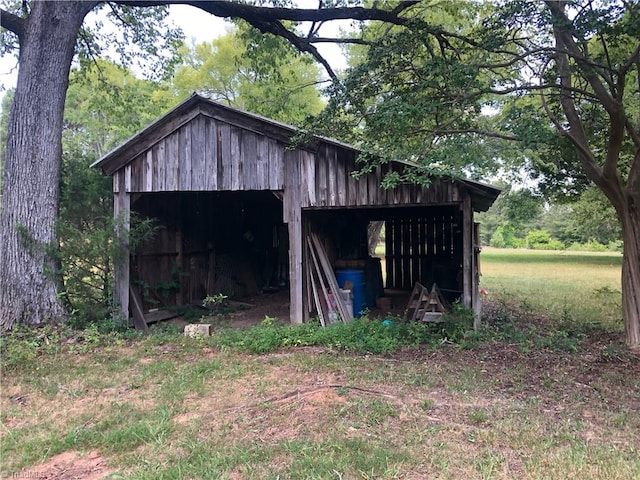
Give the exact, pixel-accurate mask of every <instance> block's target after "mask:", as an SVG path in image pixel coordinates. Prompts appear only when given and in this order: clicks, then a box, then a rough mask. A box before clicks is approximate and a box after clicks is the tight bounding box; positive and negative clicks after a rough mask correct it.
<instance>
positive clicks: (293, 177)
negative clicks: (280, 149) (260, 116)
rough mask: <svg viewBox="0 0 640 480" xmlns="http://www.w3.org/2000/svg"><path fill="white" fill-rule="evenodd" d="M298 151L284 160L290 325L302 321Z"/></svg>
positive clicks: (286, 154) (301, 253)
mask: <svg viewBox="0 0 640 480" xmlns="http://www.w3.org/2000/svg"><path fill="white" fill-rule="evenodd" d="M299 154H300V151H287V152H285V154H284V160H285V179H284V180H285V189H284V210H285V211H284V215H285V222H287V227H288V230H289V297H290V302H289V305H290V307H289V308H290V318H291V323H302V321H303V319H304V318H303V310H304V305H303V301H302V300H303V299H302V284H303V283H304V278H303V275H302V274H303V271H302V259H303V251H302V209H301V208H300V197H301V192H300V183H301V182H300V159H299Z"/></svg>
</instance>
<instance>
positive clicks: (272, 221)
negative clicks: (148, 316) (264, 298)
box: [131, 191, 289, 310]
mask: <svg viewBox="0 0 640 480" xmlns="http://www.w3.org/2000/svg"><path fill="white" fill-rule="evenodd" d="M132 211H133V212H134V214H136V215H138V216H139V217H140V218H150V219H154V221H155V222H156V225H157V227H158V229H157V233H156V235H155V236H154V237H153V239H152V240H151V241H148V242H146V243H144V244H142V245H138V246H137V247H136V248H135V249H134V254H133V255H132V261H131V277H132V278H131V283H132V285H134V286H137V287H138V290H139V293H140V296H141V298H142V301H143V304H144V308H145V309H146V310H148V309H150V308H162V307H167V306H174V305H187V304H197V303H201V302H202V300H203V299H204V298H205V297H206V296H207V295H216V294H219V293H222V294H224V295H226V296H228V297H229V298H234V299H241V298H248V297H252V296H255V295H258V294H261V293H272V292H275V291H277V290H278V289H281V288H285V289H286V285H287V282H288V271H289V266H288V234H287V227H286V225H285V224H284V223H283V221H282V200H281V196H280V195H279V194H278V192H269V191H243V192H163V193H150V194H143V195H140V197H139V198H138V199H136V201H135V202H134V204H133V206H132Z"/></svg>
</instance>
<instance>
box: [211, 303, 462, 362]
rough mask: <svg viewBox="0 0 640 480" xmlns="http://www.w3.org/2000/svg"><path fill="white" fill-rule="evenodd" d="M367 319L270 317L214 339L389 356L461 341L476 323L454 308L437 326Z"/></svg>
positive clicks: (260, 349)
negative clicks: (289, 320)
mask: <svg viewBox="0 0 640 480" xmlns="http://www.w3.org/2000/svg"><path fill="white" fill-rule="evenodd" d="M388 320H389V321H388V322H382V321H380V320H368V319H366V318H364V319H363V318H357V319H354V320H352V321H351V322H349V323H347V324H344V323H339V324H335V325H331V326H329V327H326V328H325V327H322V326H320V324H319V323H318V322H309V323H307V324H304V325H288V324H282V323H279V322H277V321H275V320H274V319H271V318H269V317H267V318H266V319H265V320H264V321H263V322H262V323H261V324H260V325H257V326H254V327H250V328H248V329H231V330H224V331H222V332H220V334H219V335H218V336H215V337H212V340H211V341H212V342H213V343H214V344H215V345H217V346H219V347H233V348H240V349H242V350H246V351H248V352H250V353H254V354H262V353H267V352H272V351H274V350H277V349H280V348H289V347H295V346H311V345H314V346H322V347H326V348H329V349H331V350H339V351H349V352H356V353H389V352H393V351H397V350H401V349H403V348H407V347H413V348H415V347H417V346H419V345H423V344H430V345H438V344H440V343H443V342H451V343H455V342H458V341H460V340H462V339H463V338H464V336H465V334H466V332H467V331H468V330H469V329H470V328H471V326H472V323H473V314H472V313H471V312H470V311H468V310H466V309H464V308H462V307H460V306H457V305H456V306H454V307H453V308H452V310H451V312H450V313H448V314H447V315H446V316H445V321H444V322H442V323H438V324H425V323H420V322H406V321H404V320H403V319H401V318H392V319H388Z"/></svg>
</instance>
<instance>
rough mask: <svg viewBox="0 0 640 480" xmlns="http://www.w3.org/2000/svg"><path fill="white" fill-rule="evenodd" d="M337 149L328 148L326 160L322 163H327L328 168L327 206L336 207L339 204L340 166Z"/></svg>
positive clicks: (325, 155)
mask: <svg viewBox="0 0 640 480" xmlns="http://www.w3.org/2000/svg"><path fill="white" fill-rule="evenodd" d="M336 150H337V148H336V147H334V146H327V148H326V149H325V154H324V158H323V159H321V161H322V162H324V163H326V165H327V167H328V175H327V205H329V206H332V207H334V206H336V205H337V204H338V203H337V202H338V180H337V178H336V176H337V174H338V171H339V170H338V165H337V160H338V159H337V157H336Z"/></svg>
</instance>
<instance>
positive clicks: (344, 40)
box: [308, 37, 373, 45]
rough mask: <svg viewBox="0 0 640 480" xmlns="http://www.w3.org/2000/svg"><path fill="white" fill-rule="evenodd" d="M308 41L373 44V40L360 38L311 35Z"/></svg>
mask: <svg viewBox="0 0 640 480" xmlns="http://www.w3.org/2000/svg"><path fill="white" fill-rule="evenodd" d="M308 41H309V42H310V43H345V44H347V43H348V44H355V45H373V42H369V41H367V40H364V39H362V38H327V37H313V38H308Z"/></svg>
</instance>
